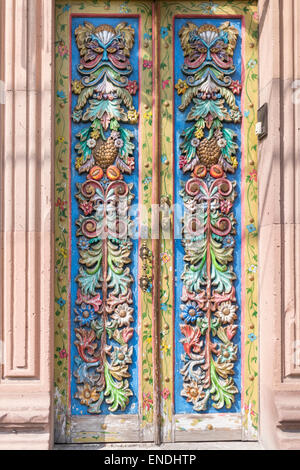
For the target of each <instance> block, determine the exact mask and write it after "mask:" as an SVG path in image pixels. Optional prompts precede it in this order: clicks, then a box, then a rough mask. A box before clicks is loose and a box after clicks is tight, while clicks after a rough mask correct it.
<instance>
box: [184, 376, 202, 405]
mask: <svg viewBox="0 0 300 470" xmlns="http://www.w3.org/2000/svg"><path fill="white" fill-rule="evenodd" d="M181 396H183V397H186V398H187V400H186V401H187V402H189V403H191V402H192V403H194V404H195V403H196V402H197V401H198V400H201V398H204V397H205V393H204V392H203V389H202V386H201V385H199V384H197V382H195V381H193V382H190V383H184V384H183V390H182V391H181Z"/></svg>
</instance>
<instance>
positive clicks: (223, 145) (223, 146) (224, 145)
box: [217, 139, 227, 149]
mask: <svg viewBox="0 0 300 470" xmlns="http://www.w3.org/2000/svg"><path fill="white" fill-rule="evenodd" d="M217 144H218V146H219V147H220V148H221V149H223V148H225V147H226V145H227V142H226V140H225V139H219V140H218V141H217Z"/></svg>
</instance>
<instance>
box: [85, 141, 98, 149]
mask: <svg viewBox="0 0 300 470" xmlns="http://www.w3.org/2000/svg"><path fill="white" fill-rule="evenodd" d="M96 144H97V142H96V140H95V139H89V140H88V141H87V143H86V145H87V146H88V148H90V149H93V148H95V147H96Z"/></svg>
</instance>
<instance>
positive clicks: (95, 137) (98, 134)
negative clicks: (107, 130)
mask: <svg viewBox="0 0 300 470" xmlns="http://www.w3.org/2000/svg"><path fill="white" fill-rule="evenodd" d="M99 137H100V132H99V131H97V130H94V131H92V132H91V138H92V139H95V140H98V139H99Z"/></svg>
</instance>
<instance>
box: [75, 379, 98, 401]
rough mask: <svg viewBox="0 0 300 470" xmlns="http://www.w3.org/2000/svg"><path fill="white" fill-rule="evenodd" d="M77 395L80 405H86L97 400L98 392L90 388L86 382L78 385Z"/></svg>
mask: <svg viewBox="0 0 300 470" xmlns="http://www.w3.org/2000/svg"><path fill="white" fill-rule="evenodd" d="M78 392H79V393H78V394H77V397H78V398H79V399H80V403H81V404H82V405H86V406H88V405H89V404H90V403H91V402H95V401H97V400H99V393H98V392H97V390H95V389H93V388H91V387H90V386H89V385H88V384H85V385H84V386H83V387H82V386H81V387H78Z"/></svg>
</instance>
